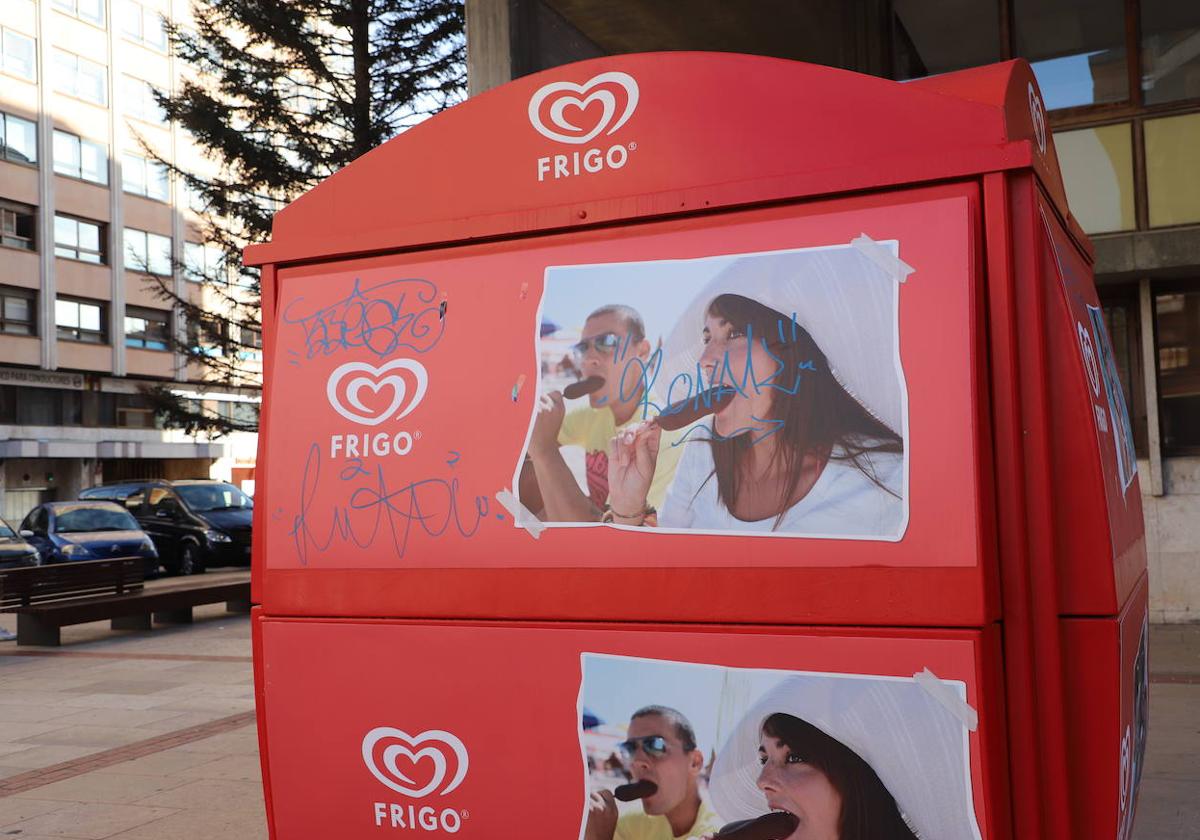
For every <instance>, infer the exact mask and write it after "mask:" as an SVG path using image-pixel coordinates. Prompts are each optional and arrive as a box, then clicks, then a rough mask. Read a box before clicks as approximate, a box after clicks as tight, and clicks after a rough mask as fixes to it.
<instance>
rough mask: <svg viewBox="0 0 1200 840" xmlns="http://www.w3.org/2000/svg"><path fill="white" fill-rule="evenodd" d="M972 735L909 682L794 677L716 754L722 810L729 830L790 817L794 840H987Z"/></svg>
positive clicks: (714, 789) (714, 791) (715, 794)
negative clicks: (982, 834)
mask: <svg viewBox="0 0 1200 840" xmlns="http://www.w3.org/2000/svg"><path fill="white" fill-rule="evenodd" d="M964 735H965V729H964V728H963V725H962V723H961V722H960V721H959V720H958V719H956V718H955V717H954V716H953V715H952V714H951V713H950V712H949V711H948V710H947V709H946V708H944V707H942V706H941V705H940V704H939V703H938V701H936V700H934V699H933V697H932V696H930V695H929V694H927V693H926V692H925V691H924V690H923V689H922V688H921V687H920V686H919V685H917V684H916V683H915V682H914V681H912V680H894V681H888V680H882V679H869V678H868V679H856V678H852V677H847V678H838V679H832V680H831V679H829V678H825V677H806V676H793V677H788V678H786V679H785V680H783V681H782V682H781V683H780V684H779V685H778V686H776V687H775V688H774V689H772V690H771V691H770V692H768V693H767V695H766V696H764V697H763V698H762V699H761V700H759V702H758V703H756V704H755V706H754V707H753V708H752V709H751V710H750V711H749V712H747V713H746V715H745V716H744V717H743V718H742V720H741V722H740V723H739V724H738V725H737V727H736V728H735V729H734V730H733V733H732V734H731V735H730V738H729V740H728V742H727V743H726V744H725V746H724V747H723V748H722V750H721V752H720V753H718V755H717V760H716V763H715V765H714V767H713V775H712V780H711V782H710V791H711V795H712V799H713V804H714V806H715V808H716V811H717V813H718V814H719V815H720V817H721V818H722V819H723V820H727V821H739V822H740V821H742V820H752V819H756V818H758V819H762V818H763V817H764V816H765V815H768V814H770V815H772V817H768V818H766V819H764V820H763V822H764V823H766V822H775V823H781V822H783V821H784V820H783V819H781V818H778V817H777V816H775V815H777V814H778V813H779V812H783V813H785V814H788V815H791V817H793V818H794V819H792V820H790V821H788V824H789V825H793V826H794V827H793V828H792V830H791V833H790V834H787V837H788V840H916V838H921V840H969V839H970V838H978V837H979V832H978V829H977V827H976V824H975V819H974V813H973V811H972V809H971V807H970V798H969V795H967V794H969V788H968V786H967V768H966V763H965V743H964ZM743 830H744V831H745V829H743ZM785 830H786V829H785ZM780 834H781V832H779V831H776V832H775V833H774V834H772V835H771V836H779V835H780ZM713 836H715V837H717V838H720V836H721V835H720V834H717V835H710V837H713Z"/></svg>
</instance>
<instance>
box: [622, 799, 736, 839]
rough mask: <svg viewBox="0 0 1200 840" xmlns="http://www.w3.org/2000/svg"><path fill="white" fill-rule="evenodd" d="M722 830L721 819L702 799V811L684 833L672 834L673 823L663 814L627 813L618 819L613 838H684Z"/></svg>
mask: <svg viewBox="0 0 1200 840" xmlns="http://www.w3.org/2000/svg"><path fill="white" fill-rule="evenodd" d="M720 830H721V820H720V819H719V818H718V817H717V815H716V814H715V813H713V811H712V809H710V808H709V807H708V803H707V802H705V801H704V800H703V799H702V800H700V811H699V812H698V813H697V814H696V822H694V823H692V827H691V828H689V829H688V830H687V831H685V832H684V833H683V834H671V824H670V823H669V822H667V818H666V817H663V816H653V817H652V816H650V815H649V814H643V813H633V814H625V815H624V816H622V817H621V818H620V819H618V820H617V830H616V832H614V833H613V840H684V838H690V837H702V836H704V835H705V834H716V833H717V832H718V831H720Z"/></svg>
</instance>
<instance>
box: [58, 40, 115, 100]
mask: <svg viewBox="0 0 1200 840" xmlns="http://www.w3.org/2000/svg"><path fill="white" fill-rule="evenodd" d="M54 75H55V80H54V89H55V90H57V91H58V92H59V93H65V94H67V96H74V97H77V98H78V99H83V100H86V101H88V102H94V103H95V104H97V105H107V104H108V70H107V69H105V67H104V65H102V64H97V63H96V62H94V61H88V60H87V59H86V58H81V57H80V56H77V55H75V53H69V52H67V51H66V50H59V49H56V50H55V51H54Z"/></svg>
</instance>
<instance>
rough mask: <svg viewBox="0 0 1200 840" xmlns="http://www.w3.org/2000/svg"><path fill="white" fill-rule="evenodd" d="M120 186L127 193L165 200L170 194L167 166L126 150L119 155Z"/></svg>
mask: <svg viewBox="0 0 1200 840" xmlns="http://www.w3.org/2000/svg"><path fill="white" fill-rule="evenodd" d="M121 186H122V189H124V190H125V192H127V193H132V194H133V195H144V196H146V197H147V198H153V199H157V200H158V201H166V200H167V199H168V198H169V195H170V187H169V184H168V181H167V168H166V167H165V166H163V165H162V164H161V163H159V162H158V161H153V160H146V159H145V158H144V157H138V156H137V155H133V154H130V153H128V152H126V153H125V154H123V155H121Z"/></svg>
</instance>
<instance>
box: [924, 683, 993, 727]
mask: <svg viewBox="0 0 1200 840" xmlns="http://www.w3.org/2000/svg"><path fill="white" fill-rule="evenodd" d="M913 679H914V680H915V681H916V683H917V685H919V686H921V688H923V689H925V691H926V692H927V693H928V694H929V696H930V697H932V698H933V699H934V700H936V701H938V702H939V703H941V704H942V705H943V706H945V707H946V708H947V709H948V710H949V711H950V712H951V713H953V715H954V716H955V717H956V718H958V719H959V720H961V721H962V722H963V725H965V726H966V727H967V729H968V730H970V731H971V732H974V731H975V730H976V729H978V728H979V712H977V711H975V709H974V708H972V706H971V704H970V703H968V702H967V701H966V700H963V699H962V698H961V697H959V696H958V692H956V691H955V690H954V689H953V688H951V687H950V686H948V685H946V684H945V683H944V682H942V681H941V680H939V679H938V678H937V675H936V674H934V673H933V671H930V670H929V669H928V668H926V669H925V670H924V671H921V672H920V673H919V674H913Z"/></svg>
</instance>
